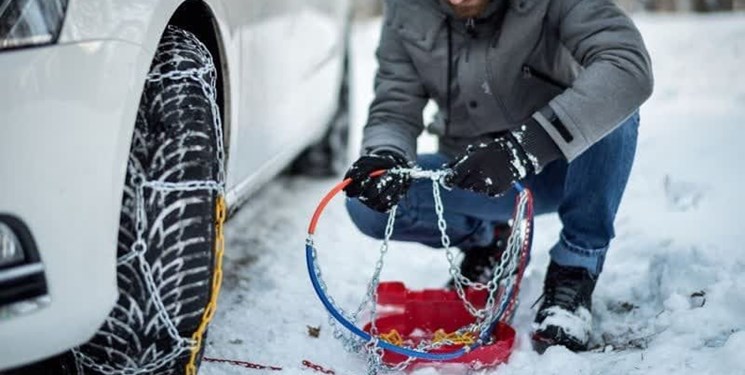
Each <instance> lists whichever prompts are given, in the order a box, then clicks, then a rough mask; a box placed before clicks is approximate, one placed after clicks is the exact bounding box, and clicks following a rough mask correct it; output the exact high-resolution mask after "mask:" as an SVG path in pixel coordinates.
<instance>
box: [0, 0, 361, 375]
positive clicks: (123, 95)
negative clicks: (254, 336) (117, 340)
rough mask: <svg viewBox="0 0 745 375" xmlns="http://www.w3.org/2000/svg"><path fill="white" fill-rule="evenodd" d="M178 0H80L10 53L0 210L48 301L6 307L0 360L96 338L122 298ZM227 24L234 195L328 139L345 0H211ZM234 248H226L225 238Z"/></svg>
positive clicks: (2, 102)
mask: <svg viewBox="0 0 745 375" xmlns="http://www.w3.org/2000/svg"><path fill="white" fill-rule="evenodd" d="M182 3H183V1H182V0H70V3H69V8H68V12H67V15H66V19H65V23H64V25H63V28H62V32H61V35H60V38H59V41H58V43H57V45H54V46H46V47H40V48H31V49H23V50H18V51H0V87H2V90H0V113H2V116H0V181H1V184H0V213H4V214H12V215H14V216H17V217H19V218H20V219H22V220H23V221H24V222H25V223H26V224H27V225H28V226H29V228H30V230H31V232H32V235H33V237H34V239H35V241H36V242H37V245H38V248H39V252H40V255H41V259H42V262H43V263H44V265H45V267H46V276H47V282H48V285H49V293H50V296H51V302H50V304H49V305H48V306H47V307H44V308H42V309H40V310H38V311H36V312H33V313H30V314H27V315H24V316H18V317H11V318H10V319H9V320H8V319H5V320H3V318H2V317H0V342H4V343H11V344H10V345H3V350H0V369H7V368H10V367H13V366H16V365H20V364H25V363H28V362H31V361H34V360H39V359H42V358H45V357H48V356H51V355H54V354H57V353H60V352H62V351H64V350H67V349H70V348H72V347H74V346H77V345H79V344H81V343H84V342H86V341H87V340H88V339H89V338H90V337H91V336H92V335H93V333H94V332H95V331H96V330H97V328H98V327H99V326H100V324H101V323H102V322H103V321H104V319H105V318H106V316H107V315H108V313H109V311H110V309H111V307H112V306H113V304H114V303H115V300H116V297H117V287H116V259H115V258H116V240H117V234H118V226H119V211H120V208H121V196H122V188H123V184H124V178H125V176H126V173H125V172H126V171H125V169H126V164H127V158H128V153H129V147H130V142H131V137H132V131H133V128H134V122H135V116H136V112H137V107H138V104H139V99H140V94H141V92H142V88H143V85H144V81H145V77H146V75H147V72H148V69H149V66H150V62H151V61H152V57H153V55H154V53H155V50H156V48H157V45H158V41H159V39H160V36H161V34H162V32H163V30H164V29H165V27H166V25H167V24H168V22H169V20H170V19H171V17H172V15H173V14H174V12H176V11H177V9H178V8H179V6H180V5H181V4H182ZM205 3H206V4H207V5H208V7H209V9H210V11H211V12H212V14H213V16H214V19H215V23H216V25H217V26H218V27H217V28H218V32H219V37H218V39H219V42H220V44H221V47H222V48H221V56H220V59H221V62H222V65H223V66H222V69H223V70H222V73H223V76H224V85H223V87H224V95H225V96H226V101H225V102H226V108H227V113H225V114H224V117H223V122H224V123H225V124H226V126H227V127H228V128H227V129H226V134H228V135H229V136H228V139H227V145H228V149H229V155H228V165H227V173H228V188H229V192H228V197H227V198H228V204H229V206H231V207H233V208H234V207H235V205H236V204H237V203H238V202H239V201H240V200H241V199H242V198H245V197H246V196H247V194H250V193H252V192H253V191H254V190H255V189H256V188H258V187H259V186H260V185H261V184H263V183H265V182H267V181H268V180H269V179H271V178H272V177H273V176H275V175H276V174H277V173H278V172H279V171H280V170H281V169H283V168H284V167H285V166H286V165H287V163H288V162H289V161H291V160H292V159H293V158H294V157H295V156H296V155H297V154H298V153H299V152H300V151H301V150H302V149H304V148H305V147H307V146H308V145H309V144H311V143H312V142H314V141H316V140H318V139H320V137H321V136H322V135H323V133H324V132H325V129H326V125H327V124H328V123H329V121H330V120H331V118H332V116H333V114H334V111H335V110H336V105H337V100H338V92H339V87H340V84H341V79H342V74H343V72H342V67H343V64H342V61H343V58H344V52H345V51H344V47H345V45H344V32H345V31H346V27H347V24H346V23H347V21H348V17H347V16H348V14H349V1H348V0H206V1H205ZM228 251H229V250H228Z"/></svg>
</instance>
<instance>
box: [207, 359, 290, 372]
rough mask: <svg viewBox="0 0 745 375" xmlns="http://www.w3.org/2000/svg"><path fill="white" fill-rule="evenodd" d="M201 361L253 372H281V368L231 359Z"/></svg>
mask: <svg viewBox="0 0 745 375" xmlns="http://www.w3.org/2000/svg"><path fill="white" fill-rule="evenodd" d="M203 360H204V361H205V362H215V363H227V364H229V365H233V366H240V367H245V368H250V369H253V370H270V371H282V367H276V366H264V365H260V364H258V363H251V362H246V361H237V360H233V359H220V358H208V357H204V358H203Z"/></svg>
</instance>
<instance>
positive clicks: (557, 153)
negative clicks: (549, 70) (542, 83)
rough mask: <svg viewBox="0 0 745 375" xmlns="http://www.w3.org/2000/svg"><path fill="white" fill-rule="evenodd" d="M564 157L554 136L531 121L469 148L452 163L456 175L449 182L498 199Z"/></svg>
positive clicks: (451, 176)
mask: <svg viewBox="0 0 745 375" xmlns="http://www.w3.org/2000/svg"><path fill="white" fill-rule="evenodd" d="M561 156H562V154H561V150H559V148H558V146H556V144H555V143H554V142H553V140H552V139H551V136H549V135H548V133H546V131H545V130H543V128H542V127H541V125H540V124H538V122H537V121H536V120H535V119H533V118H531V119H530V120H528V121H527V122H526V123H525V125H522V126H520V127H519V128H517V129H515V130H513V131H510V132H508V133H507V134H505V135H503V136H501V137H498V138H496V139H494V140H493V141H491V142H488V143H481V144H478V145H470V146H468V149H467V151H466V154H465V155H463V156H461V157H460V158H458V159H456V160H455V161H454V162H453V163H451V164H450V168H451V169H452V171H453V173H452V174H451V175H450V176H449V177H448V178H447V180H446V182H447V183H448V184H449V185H451V186H458V187H460V188H462V189H466V190H470V191H474V192H478V193H484V194H486V195H489V196H492V197H495V196H499V195H502V194H504V192H506V191H507V190H509V189H510V187H512V185H513V184H514V183H515V182H517V181H521V180H523V179H525V178H526V177H528V176H531V175H534V174H537V173H539V172H540V171H541V169H543V167H544V166H545V165H546V164H548V163H550V162H552V161H554V160H556V159H558V158H560V157H561Z"/></svg>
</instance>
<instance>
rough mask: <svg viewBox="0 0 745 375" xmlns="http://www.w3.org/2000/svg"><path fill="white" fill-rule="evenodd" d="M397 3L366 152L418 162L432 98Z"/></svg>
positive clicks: (385, 40)
mask: <svg viewBox="0 0 745 375" xmlns="http://www.w3.org/2000/svg"><path fill="white" fill-rule="evenodd" d="M395 8H396V4H395V1H392V0H389V1H386V12H385V17H384V20H383V27H382V32H381V36H380V44H379V45H378V49H377V52H376V57H377V60H378V71H377V74H376V76H375V99H374V100H373V102H372V104H371V105H370V112H369V117H368V121H367V125H365V129H364V132H363V137H362V153H363V154H365V153H370V152H374V151H381V150H391V151H396V152H399V153H402V154H404V155H405V156H406V158H407V159H408V160H410V161H415V160H416V139H417V137H419V135H420V134H421V133H422V131H423V130H424V123H423V119H422V111H423V110H424V106H425V105H426V104H427V100H428V96H427V93H426V91H425V89H424V86H423V84H422V82H421V80H420V79H419V75H418V73H417V71H416V69H415V68H414V64H413V63H412V61H411V58H410V56H409V54H408V53H407V51H406V49H405V48H404V46H403V44H402V40H401V38H400V35H399V34H398V32H397V31H396V29H395V25H396V19H395V17H396V9H395Z"/></svg>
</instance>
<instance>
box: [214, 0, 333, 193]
mask: <svg viewBox="0 0 745 375" xmlns="http://www.w3.org/2000/svg"><path fill="white" fill-rule="evenodd" d="M223 3H224V5H225V6H226V9H227V10H228V14H229V18H230V20H229V22H230V23H231V26H230V27H231V29H233V30H234V31H235V33H236V35H237V39H238V40H239V41H238V42H237V43H238V44H239V49H240V51H239V52H238V54H239V56H240V58H239V61H240V63H239V65H240V66H239V67H238V70H237V71H236V69H235V68H234V69H233V70H234V71H233V72H232V74H233V75H234V76H235V79H234V80H233V82H235V83H237V84H238V85H240V87H239V88H238V89H237V90H235V91H234V92H236V91H237V92H238V95H239V98H238V99H237V100H233V102H234V104H233V105H235V106H237V107H238V108H237V112H238V113H237V116H236V118H235V120H236V121H237V122H238V126H236V127H233V134H232V135H231V137H232V138H233V142H231V147H232V149H231V155H230V161H229V163H230V164H229V171H230V175H229V185H230V186H236V185H237V186H238V189H239V190H241V193H246V192H247V191H246V190H251V188H250V187H249V186H246V185H257V184H258V181H257V182H251V181H252V180H255V179H262V177H264V178H267V176H268V175H273V174H274V173H276V172H277V171H278V170H279V169H280V168H282V167H283V166H284V164H286V163H287V161H288V160H290V158H292V157H293V156H294V155H295V154H296V153H297V152H299V150H301V149H302V148H304V147H305V146H307V145H308V144H309V143H310V142H312V141H314V140H315V139H317V138H318V136H319V135H320V133H321V132H322V131H323V129H324V127H325V125H326V124H327V122H328V121H329V119H330V117H331V116H332V115H333V112H334V110H335V107H336V104H337V97H338V96H337V94H338V87H339V82H340V74H341V62H342V59H341V57H342V56H343V54H342V51H343V47H344V43H343V38H344V35H343V34H344V27H345V23H346V18H345V15H346V11H347V9H346V3H347V2H346V0H344V1H339V0H250V1H249V0H223ZM262 174H263V175H265V176H262Z"/></svg>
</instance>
